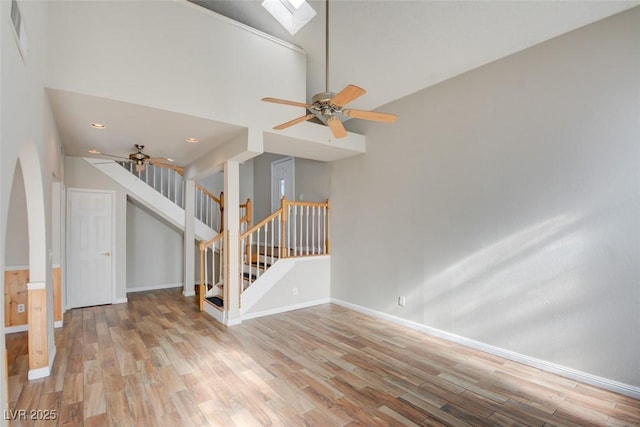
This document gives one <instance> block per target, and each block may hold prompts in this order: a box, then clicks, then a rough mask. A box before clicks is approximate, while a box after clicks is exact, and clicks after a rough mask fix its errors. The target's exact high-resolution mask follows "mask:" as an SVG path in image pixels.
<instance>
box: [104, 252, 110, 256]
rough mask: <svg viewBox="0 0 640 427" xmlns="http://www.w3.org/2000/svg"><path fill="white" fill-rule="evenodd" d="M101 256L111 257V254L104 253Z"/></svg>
mask: <svg viewBox="0 0 640 427" xmlns="http://www.w3.org/2000/svg"><path fill="white" fill-rule="evenodd" d="M102 255H104V256H111V252H104V253H103V254H102Z"/></svg>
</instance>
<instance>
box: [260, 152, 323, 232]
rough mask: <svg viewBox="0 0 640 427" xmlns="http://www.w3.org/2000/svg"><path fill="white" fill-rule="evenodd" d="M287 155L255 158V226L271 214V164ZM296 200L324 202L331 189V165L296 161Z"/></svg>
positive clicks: (301, 160) (269, 155)
mask: <svg viewBox="0 0 640 427" xmlns="http://www.w3.org/2000/svg"><path fill="white" fill-rule="evenodd" d="M284 157H287V156H282V155H280V154H272V153H264V154H262V155H260V156H258V157H255V158H254V159H253V190H254V208H253V213H254V223H256V222H257V221H260V220H261V219H263V218H265V217H266V216H268V215H269V214H271V162H273V161H275V160H278V159H282V158H284ZM294 163H295V166H294V168H295V194H296V200H300V196H301V195H303V198H304V201H307V202H322V201H325V200H326V199H327V198H329V193H330V190H331V164H329V163H325V162H319V161H316V160H308V159H301V158H295V161H294Z"/></svg>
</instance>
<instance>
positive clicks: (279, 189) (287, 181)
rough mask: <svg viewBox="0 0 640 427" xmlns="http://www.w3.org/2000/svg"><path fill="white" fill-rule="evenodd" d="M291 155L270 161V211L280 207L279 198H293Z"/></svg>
mask: <svg viewBox="0 0 640 427" xmlns="http://www.w3.org/2000/svg"><path fill="white" fill-rule="evenodd" d="M294 176H295V175H294V169H293V157H287V158H285V159H280V160H276V161H273V162H271V212H275V211H276V210H277V209H280V199H282V196H285V197H286V198H287V200H295V191H294Z"/></svg>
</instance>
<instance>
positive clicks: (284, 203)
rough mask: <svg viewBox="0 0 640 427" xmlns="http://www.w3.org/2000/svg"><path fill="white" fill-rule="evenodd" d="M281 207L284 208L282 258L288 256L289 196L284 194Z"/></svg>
mask: <svg viewBox="0 0 640 427" xmlns="http://www.w3.org/2000/svg"><path fill="white" fill-rule="evenodd" d="M280 209H282V217H281V220H280V258H286V257H287V253H288V250H287V241H286V235H287V232H286V230H287V217H288V215H289V202H288V201H287V198H286V197H284V196H282V199H280Z"/></svg>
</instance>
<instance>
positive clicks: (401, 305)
mask: <svg viewBox="0 0 640 427" xmlns="http://www.w3.org/2000/svg"><path fill="white" fill-rule="evenodd" d="M406 303H407V299H406V298H405V297H398V305H399V306H400V307H404V305H405V304H406Z"/></svg>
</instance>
